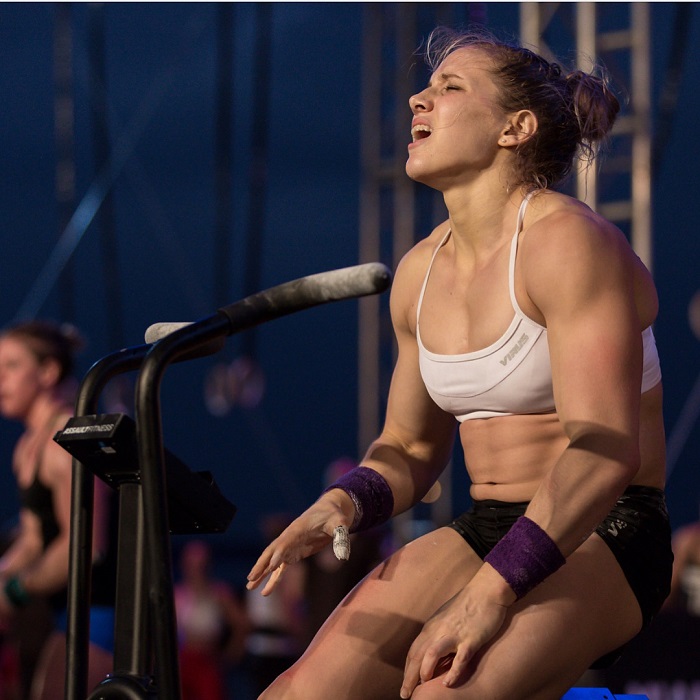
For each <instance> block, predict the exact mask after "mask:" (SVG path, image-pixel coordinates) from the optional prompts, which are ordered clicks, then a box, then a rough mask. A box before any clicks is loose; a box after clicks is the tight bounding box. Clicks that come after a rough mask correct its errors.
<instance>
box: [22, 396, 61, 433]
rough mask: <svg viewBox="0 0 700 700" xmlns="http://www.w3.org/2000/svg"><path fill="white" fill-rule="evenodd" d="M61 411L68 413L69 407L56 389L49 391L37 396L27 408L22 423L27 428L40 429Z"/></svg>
mask: <svg viewBox="0 0 700 700" xmlns="http://www.w3.org/2000/svg"><path fill="white" fill-rule="evenodd" d="M62 412H65V413H70V408H69V407H68V405H67V404H66V403H65V402H64V401H63V400H62V399H61V398H60V396H59V395H58V393H57V392H56V391H49V392H46V393H45V394H41V395H40V396H38V397H37V399H36V401H34V403H33V404H32V407H31V408H30V409H29V413H28V414H27V416H26V418H25V420H24V424H25V426H26V427H27V429H28V430H32V431H34V430H41V429H43V428H45V427H46V425H47V424H48V423H49V422H50V421H51V420H52V419H53V418H54V417H55V416H56V415H58V414H59V413H62Z"/></svg>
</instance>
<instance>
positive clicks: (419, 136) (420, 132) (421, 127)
mask: <svg viewBox="0 0 700 700" xmlns="http://www.w3.org/2000/svg"><path fill="white" fill-rule="evenodd" d="M432 131H433V130H432V129H431V128H430V127H429V126H428V125H427V124H416V126H414V127H413V128H412V129H411V136H412V137H413V143H415V142H416V141H422V140H423V139H427V138H428V136H430V134H431V133H432Z"/></svg>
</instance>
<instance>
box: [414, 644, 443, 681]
mask: <svg viewBox="0 0 700 700" xmlns="http://www.w3.org/2000/svg"><path fill="white" fill-rule="evenodd" d="M443 656H445V654H444V653H440V652H439V651H436V648H435V645H433V646H431V647H428V650H427V651H426V652H425V654H424V655H423V661H422V662H421V665H420V679H421V682H422V683H425V682H426V681H429V680H430V679H431V678H432V677H433V676H434V675H435V667H436V666H437V665H438V662H439V661H440V659H441V658H442V657H443Z"/></svg>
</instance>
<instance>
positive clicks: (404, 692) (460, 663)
mask: <svg viewBox="0 0 700 700" xmlns="http://www.w3.org/2000/svg"><path fill="white" fill-rule="evenodd" d="M486 569H488V571H485V570H486ZM494 575H495V576H497V577H498V579H500V580H497V581H496V583H497V584H500V585H497V586H496V588H489V584H488V580H489V579H493V577H494ZM494 593H496V595H494ZM514 601H515V594H514V593H513V592H512V590H511V589H510V588H509V587H508V586H507V584H505V582H504V581H503V579H502V578H501V577H500V575H499V574H497V573H496V572H495V571H494V570H493V569H492V568H491V567H488V566H485V567H482V569H481V570H480V571H479V573H478V574H477V575H476V576H475V577H474V578H473V579H472V581H471V582H470V583H469V584H468V585H467V586H465V587H464V588H463V589H462V590H461V591H460V592H459V593H458V594H457V595H455V596H454V597H453V598H451V599H450V600H448V601H447V602H446V603H445V604H444V605H443V606H442V607H440V608H439V609H438V610H437V612H436V613H435V614H434V615H433V616H432V617H430V618H429V619H428V620H427V622H426V623H425V625H424V626H423V630H422V631H421V633H420V634H419V635H418V637H416V639H415V641H414V642H413V644H412V645H411V648H410V650H409V652H408V657H407V658H406V667H405V670H404V681H403V685H402V687H401V697H402V698H409V697H411V694H412V693H413V691H414V690H415V689H416V686H417V685H418V684H419V683H420V682H423V683H424V682H426V681H429V680H430V679H431V678H435V677H436V676H438V675H441V674H443V673H444V674H445V677H444V679H443V684H444V685H446V686H454V685H456V684H457V683H459V682H460V681H461V680H463V679H464V675H465V672H466V669H467V666H468V664H469V662H470V661H471V660H472V659H473V658H474V655H475V654H476V653H477V652H478V651H479V649H481V648H482V647H483V646H484V645H485V644H486V643H487V642H489V641H490V640H491V639H492V638H493V637H494V636H495V635H496V634H497V633H498V631H499V630H500V629H501V627H502V626H503V622H504V620H505V617H506V613H507V611H508V607H509V605H510V604H512V603H513V602H514Z"/></svg>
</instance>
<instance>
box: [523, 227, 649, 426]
mask: <svg viewBox="0 0 700 700" xmlns="http://www.w3.org/2000/svg"><path fill="white" fill-rule="evenodd" d="M590 239H592V240H590ZM562 243H564V245H562ZM542 259H543V265H544V269H543V270H538V273H539V274H538V275H531V278H532V279H533V280H535V279H536V281H534V282H533V284H532V289H533V290H534V292H533V301H535V303H536V304H537V305H538V308H540V309H541V311H542V313H543V315H544V317H545V319H546V325H547V335H548V342H549V348H550V359H551V364H552V382H553V387H554V398H555V404H556V407H557V412H558V415H559V417H560V419H561V421H562V423H563V425H564V428H565V429H566V430H567V432H569V433H570V434H571V432H572V431H573V432H576V431H577V429H578V428H579V427H585V426H586V425H587V424H596V425H603V426H608V427H609V428H610V429H612V430H615V431H622V432H624V433H628V432H630V431H632V432H635V431H636V430H638V425H639V400H640V392H641V372H642V339H641V332H640V320H639V315H638V312H637V308H636V305H635V298H634V291H633V289H634V281H633V270H632V265H631V264H630V257H629V256H628V255H626V254H625V251H624V250H623V249H622V247H621V246H620V244H619V242H618V241H617V240H616V239H614V238H613V239H612V240H611V237H610V236H608V235H606V234H605V232H600V231H597V230H595V229H594V230H593V231H590V232H587V231H586V230H584V231H576V230H575V231H574V232H573V233H572V236H571V240H570V241H569V240H566V241H563V242H558V243H557V244H556V245H554V246H552V249H551V250H549V251H547V253H545V254H544V255H543V256H542Z"/></svg>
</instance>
